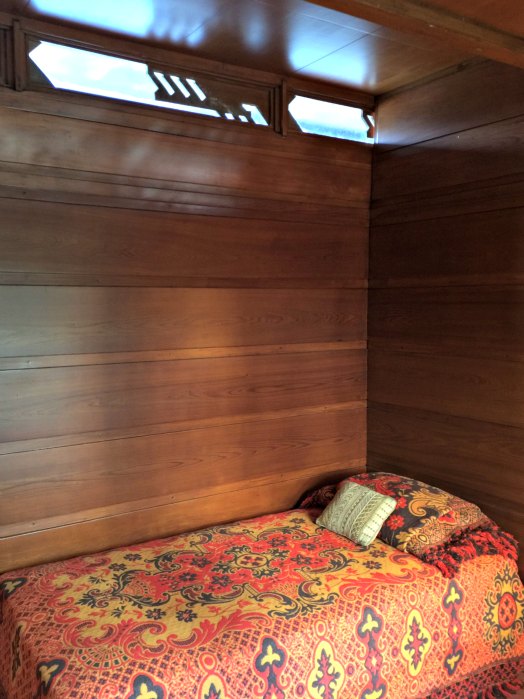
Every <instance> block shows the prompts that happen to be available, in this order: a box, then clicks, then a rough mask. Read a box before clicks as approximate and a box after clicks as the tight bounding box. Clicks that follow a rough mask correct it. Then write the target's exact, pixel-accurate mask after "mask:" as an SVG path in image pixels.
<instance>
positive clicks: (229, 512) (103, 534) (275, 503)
mask: <svg viewBox="0 0 524 699" xmlns="http://www.w3.org/2000/svg"><path fill="white" fill-rule="evenodd" d="M361 470H362V468H361V467H356V468H355V467H354V468H353V469H352V468H351V467H349V468H348V467H347V466H346V468H344V469H340V468H339V469H337V468H331V469H328V468H326V469H324V470H323V472H322V474H318V473H315V474H314V475H311V474H310V473H307V472H306V474H304V473H301V472H295V473H290V474H289V478H286V480H283V481H280V482H277V483H271V484H266V485H264V486H260V485H258V484H257V485H256V486H255V487H244V488H242V489H239V490H235V491H231V492H228V493H218V494H215V495H206V496H202V497H199V498H197V499H193V500H184V501H182V502H176V503H172V504H167V505H161V506H158V507H149V508H145V509H139V510H130V511H128V512H124V513H122V514H118V515H113V516H108V517H99V518H97V519H93V520H87V521H84V522H74V519H73V518H72V519H71V521H70V523H69V524H68V525H67V526H60V527H54V528H53V529H42V530H40V531H36V532H28V533H26V534H22V535H19V536H12V537H0V550H1V551H2V557H1V561H2V563H1V567H0V571H1V570H10V569H12V568H19V567H21V566H28V565H35V564H37V563H44V562H46V561H48V560H49V559H50V557H51V558H54V559H59V558H68V557H70V556H77V555H80V554H82V553H91V552H93V551H102V550H105V549H107V548H113V547H116V546H125V545H126V544H129V543H130V542H138V541H147V540H149V539H154V538H158V537H162V536H168V535H171V534H178V533H180V532H185V531H192V530H194V529H198V528H201V527H207V526H210V525H213V524H221V523H224V522H231V521H234V520H239V519H245V518H248V517H254V516H257V515H261V514H266V513H269V512H279V511H281V510H285V509H289V508H290V507H292V506H293V504H294V503H296V502H297V500H298V498H299V497H300V495H301V494H302V493H303V492H304V491H305V490H307V489H309V488H312V487H313V486H315V485H317V484H319V483H323V482H326V481H332V482H334V481H337V480H340V478H342V477H343V475H345V474H347V473H351V472H352V471H353V472H359V471H361ZM293 476H296V477H295V478H293Z"/></svg>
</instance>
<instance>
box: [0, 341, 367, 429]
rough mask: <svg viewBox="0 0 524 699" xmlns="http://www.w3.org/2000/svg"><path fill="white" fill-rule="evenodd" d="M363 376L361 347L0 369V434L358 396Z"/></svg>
mask: <svg viewBox="0 0 524 699" xmlns="http://www.w3.org/2000/svg"><path fill="white" fill-rule="evenodd" d="M365 377H366V362H365V352H362V351H354V352H327V353H322V352H315V353H307V354H300V355H299V356H295V355H293V354H287V355H277V356H274V357H271V356H264V355H262V356H252V357H249V358H245V357H231V358H227V357H226V358H218V359H195V360H189V361H184V360H182V361H166V362H148V363H144V364H141V363H134V364H119V365H109V366H108V365H99V366H86V367H59V368H51V369H34V370H31V369H25V370H18V371H17V370H14V371H3V372H1V373H0V392H1V393H2V394H3V395H8V396H11V398H10V401H9V402H7V401H6V402H5V403H2V405H1V406H0V420H1V423H2V425H3V427H2V432H1V439H2V441H5V442H10V441H14V440H28V439H37V438H39V437H44V436H60V435H66V434H77V433H79V432H91V431H101V430H102V431H103V430H108V431H111V430H115V429H126V428H129V427H133V426H136V427H139V426H140V425H148V424H159V423H163V422H168V421H169V422H175V421H184V422H187V421H193V420H203V419H210V418H212V417H213V416H215V415H220V416H221V417H222V418H227V417H231V416H232V415H239V414H255V413H259V412H267V411H269V410H286V409H294V410H300V408H302V407H308V406H321V405H324V404H331V403H342V402H347V401H351V400H362V399H364V398H365V396H366V378H365Z"/></svg>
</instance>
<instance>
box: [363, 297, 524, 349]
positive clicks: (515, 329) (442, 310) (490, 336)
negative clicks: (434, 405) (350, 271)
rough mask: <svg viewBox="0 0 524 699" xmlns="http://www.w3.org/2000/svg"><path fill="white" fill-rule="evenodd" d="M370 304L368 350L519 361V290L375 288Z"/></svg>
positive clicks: (522, 328)
mask: <svg viewBox="0 0 524 699" xmlns="http://www.w3.org/2000/svg"><path fill="white" fill-rule="evenodd" d="M370 299H371V304H372V306H373V314H372V315H371V316H370V319H369V329H368V332H369V343H370V346H371V347H372V348H377V349H385V348H386V347H387V346H388V345H389V346H390V347H391V348H393V349H397V350H402V349H404V350H407V351H418V352H430V353H431V352H437V353H440V354H453V353H454V354H456V355H461V354H465V355H466V356H482V357H486V358H497V359H510V360H514V361H524V287H521V286H500V287H499V286H494V285H489V286H486V285H482V286H462V287H444V288H443V287H434V288H433V287H429V288H428V287H426V288H408V289H381V290H373V291H371V292H370Z"/></svg>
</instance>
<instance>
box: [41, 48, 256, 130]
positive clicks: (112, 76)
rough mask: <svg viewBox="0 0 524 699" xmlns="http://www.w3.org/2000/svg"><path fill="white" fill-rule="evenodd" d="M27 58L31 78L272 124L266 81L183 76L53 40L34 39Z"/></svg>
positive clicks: (57, 85)
mask: <svg viewBox="0 0 524 699" xmlns="http://www.w3.org/2000/svg"><path fill="white" fill-rule="evenodd" d="M29 58H30V80H31V82H32V83H33V84H40V85H42V84H45V85H47V86H51V87H53V88H56V89H57V90H73V91H75V92H83V93H86V94H90V95H98V96H100V97H109V98H112V99H120V100H126V101H127V102H138V103H139V104H146V105H151V106H154V107H163V108H166V109H174V110H177V111H183V112H191V113H193V114H203V115H205V116H212V117H219V118H223V119H228V120H229V121H240V122H245V123H251V124H258V125H261V126H268V125H269V120H270V97H269V89H268V88H265V87H256V86H255V87H250V86H244V85H242V84H234V83H231V82H229V83H227V82H225V81H220V80H218V79H213V78H207V77H203V78H202V77H196V76H184V75H180V74H177V73H179V71H176V70H174V71H167V72H164V71H162V70H158V69H154V68H152V67H151V66H149V65H148V64H147V63H140V62H138V61H133V60H129V59H127V58H118V57H116V56H108V55H106V54H103V53H98V52H95V51H88V50H85V49H79V48H74V47H72V46H65V45H63V44H55V43H52V42H49V41H32V42H31V43H30V50H29ZM246 100H248V101H249V103H247V102H246ZM253 100H254V101H256V104H253V103H252V101H253Z"/></svg>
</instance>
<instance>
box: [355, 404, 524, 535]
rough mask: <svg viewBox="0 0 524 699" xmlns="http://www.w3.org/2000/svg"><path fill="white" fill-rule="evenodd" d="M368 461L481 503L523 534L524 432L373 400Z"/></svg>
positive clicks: (376, 466)
mask: <svg viewBox="0 0 524 699" xmlns="http://www.w3.org/2000/svg"><path fill="white" fill-rule="evenodd" d="M368 419H369V443H370V448H369V453H368V458H369V463H370V464H371V466H372V468H374V469H375V470H386V471H391V470H393V471H395V472H398V473H403V474H406V475H416V477H417V478H420V479H421V480H423V481H425V482H427V483H432V484H434V485H437V486H439V487H441V488H445V489H447V490H450V491H451V492H453V493H456V494H457V495H459V496H462V497H464V498H467V499H470V500H474V501H475V502H477V503H478V504H479V505H480V506H481V507H482V509H483V511H484V512H486V514H488V516H490V517H493V518H494V519H495V521H496V522H497V523H498V524H500V526H502V527H505V528H506V529H507V530H508V531H510V532H511V533H512V534H514V535H515V536H517V537H518V538H519V539H520V540H522V539H523V538H524V509H523V507H522V492H523V490H524V470H523V468H522V444H523V442H524V430H522V428H518V427H508V426H505V425H498V424H493V423H486V422H477V421H475V420H468V419H464V418H457V417H452V416H449V415H442V414H439V413H433V412H431V411H423V410H416V409H413V408H401V407H398V406H388V405H381V404H380V403H370V405H369V413H368Z"/></svg>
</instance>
